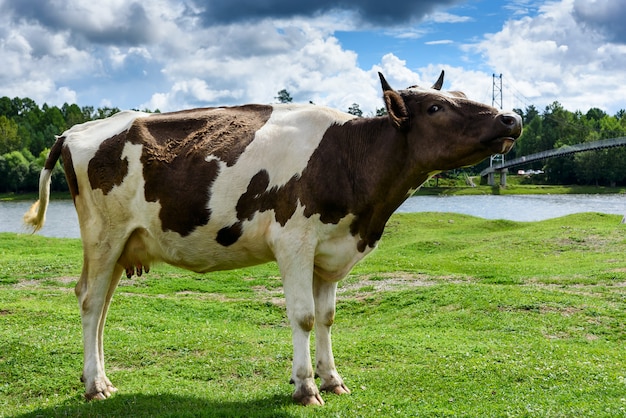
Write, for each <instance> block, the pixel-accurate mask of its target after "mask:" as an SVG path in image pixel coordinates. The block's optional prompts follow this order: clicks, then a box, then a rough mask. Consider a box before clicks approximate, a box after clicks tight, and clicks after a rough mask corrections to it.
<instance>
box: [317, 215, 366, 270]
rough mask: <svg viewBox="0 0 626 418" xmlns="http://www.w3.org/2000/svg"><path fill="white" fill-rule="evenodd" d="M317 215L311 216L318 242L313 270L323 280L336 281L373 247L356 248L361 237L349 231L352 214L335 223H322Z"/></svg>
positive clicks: (352, 218)
mask: <svg viewBox="0 0 626 418" xmlns="http://www.w3.org/2000/svg"><path fill="white" fill-rule="evenodd" d="M319 217H320V215H318V214H316V215H314V216H312V217H311V218H312V219H315V221H316V222H317V226H316V231H317V235H318V242H319V244H318V245H317V248H316V251H315V272H316V273H317V274H318V275H320V276H321V277H322V278H324V279H325V280H329V281H338V280H341V279H343V278H344V277H345V276H346V274H348V273H349V272H350V270H351V269H352V267H354V265H355V264H356V263H358V262H359V261H360V260H362V259H363V258H364V257H365V256H366V255H368V254H369V253H370V252H372V250H374V248H375V247H369V246H367V247H366V248H365V251H364V252H359V251H358V250H357V244H358V242H359V240H360V239H361V238H360V237H359V236H358V235H356V236H353V235H352V234H351V233H350V225H351V224H352V222H353V221H354V218H355V216H354V215H352V214H350V215H348V216H346V217H344V218H343V219H341V220H340V221H339V222H338V223H337V224H336V225H333V224H323V223H322V222H320V221H319Z"/></svg>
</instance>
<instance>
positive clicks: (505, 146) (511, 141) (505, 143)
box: [497, 136, 516, 154]
mask: <svg viewBox="0 0 626 418" xmlns="http://www.w3.org/2000/svg"><path fill="white" fill-rule="evenodd" d="M515 139H516V138H513V137H512V136H505V137H503V138H498V140H497V142H499V143H500V144H501V145H502V150H501V151H500V152H499V154H506V153H507V152H509V151H511V148H513V145H515Z"/></svg>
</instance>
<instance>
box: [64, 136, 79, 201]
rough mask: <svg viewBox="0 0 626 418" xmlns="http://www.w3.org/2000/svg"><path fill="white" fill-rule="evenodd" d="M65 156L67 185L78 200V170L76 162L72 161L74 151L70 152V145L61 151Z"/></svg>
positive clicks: (73, 197) (73, 196)
mask: <svg viewBox="0 0 626 418" xmlns="http://www.w3.org/2000/svg"><path fill="white" fill-rule="evenodd" d="M61 156H62V157H63V160H62V162H63V171H64V172H65V179H66V180H67V186H68V187H69V189H70V193H71V194H72V199H74V201H76V196H78V193H79V190H78V178H77V177H76V171H74V163H73V162H72V153H71V152H70V150H69V148H68V147H64V148H63V152H62V153H61Z"/></svg>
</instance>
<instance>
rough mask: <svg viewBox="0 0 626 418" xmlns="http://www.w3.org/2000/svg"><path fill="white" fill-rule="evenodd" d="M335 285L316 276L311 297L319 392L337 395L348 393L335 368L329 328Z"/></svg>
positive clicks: (333, 308)
mask: <svg viewBox="0 0 626 418" xmlns="http://www.w3.org/2000/svg"><path fill="white" fill-rule="evenodd" d="M336 293H337V283H336V282H328V281H324V280H323V279H322V278H320V277H319V276H318V275H317V274H316V275H315V276H314V278H313V295H314V297H315V315H316V318H317V321H316V322H315V357H316V360H317V362H316V367H315V370H316V374H317V375H318V376H319V377H320V378H321V379H322V384H321V385H320V390H322V391H325V392H333V393H336V394H337V395H343V394H344V393H350V389H348V387H347V386H346V385H345V384H344V383H343V379H342V378H341V376H339V373H337V369H336V368H335V358H334V357H333V346H332V341H331V338H330V328H331V326H332V325H333V322H334V321H335V296H336Z"/></svg>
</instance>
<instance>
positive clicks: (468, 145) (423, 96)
mask: <svg viewBox="0 0 626 418" xmlns="http://www.w3.org/2000/svg"><path fill="white" fill-rule="evenodd" d="M378 74H379V76H380V81H381V83H382V88H383V98H384V100H385V105H386V107H387V112H388V115H389V118H390V120H391V123H392V124H393V125H394V126H395V127H396V129H398V130H399V131H401V132H402V133H403V134H404V135H406V138H407V140H408V141H409V149H410V150H411V153H412V156H413V158H414V162H415V164H416V165H418V166H420V167H422V168H423V169H424V170H426V171H428V172H436V171H443V170H449V169H453V168H458V167H464V166H468V165H472V164H476V163H478V162H480V161H482V160H483V159H485V158H486V157H488V156H490V155H492V154H504V153H506V152H508V151H509V150H510V149H511V148H513V145H514V143H515V140H516V139H517V138H519V136H520V135H521V133H522V119H521V118H520V116H519V115H518V114H517V113H514V112H502V111H500V110H498V109H496V108H494V107H491V106H487V105H485V104H482V103H478V102H474V101H472V100H469V99H467V97H466V96H465V94H463V93H461V92H442V91H440V90H441V87H442V85H443V74H444V73H443V71H442V72H441V75H440V76H439V79H438V80H437V82H436V83H435V84H434V85H433V86H432V87H431V88H420V87H417V86H413V87H409V88H407V89H406V90H400V91H396V90H394V89H392V88H391V87H390V86H389V84H388V83H387V81H386V80H385V77H384V76H383V75H382V74H380V73H378Z"/></svg>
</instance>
